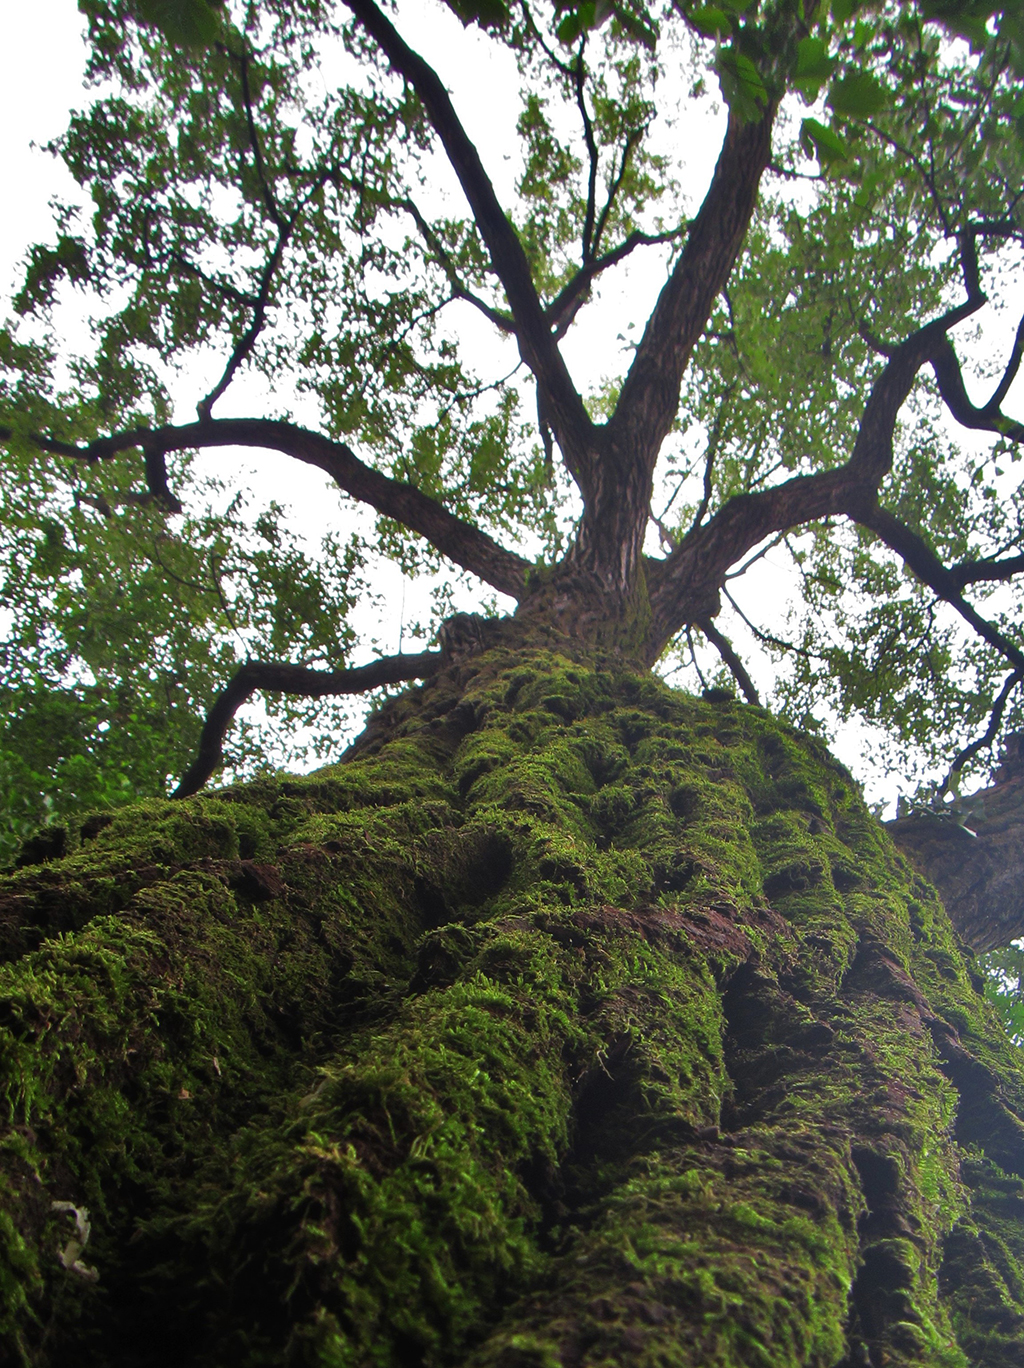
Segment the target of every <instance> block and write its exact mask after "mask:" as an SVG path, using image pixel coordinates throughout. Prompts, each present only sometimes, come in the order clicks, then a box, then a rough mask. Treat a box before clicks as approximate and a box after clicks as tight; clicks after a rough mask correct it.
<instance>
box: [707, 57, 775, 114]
mask: <svg viewBox="0 0 1024 1368" xmlns="http://www.w3.org/2000/svg"><path fill="white" fill-rule="evenodd" d="M716 66H717V68H718V76H719V79H720V81H721V83H722V94H723V95H724V96H725V100H726V103H727V104H728V105H729V108H730V109H732V110H733V112H734V113H735V114H738V115H739V117H740V118H741V119H743V120H745V121H747V122H749V121H751V120H753V119H758V118H760V117H761V113H762V111H763V110H764V108H765V106H766V105H767V103H768V91H767V89H766V88H765V84H764V81H763V80H762V79H761V73H760V72H759V71H758V69H757V67H756V66H755V65H754V63H753V62H752V61H751V60H750V58H749V57H747V56H746V54H745V53H742V52H738V51H737V50H736V48H735V46H733V45H730V46H729V47H727V48H725V49H723V51H722V52H720V53H719V54H718V60H717V62H716Z"/></svg>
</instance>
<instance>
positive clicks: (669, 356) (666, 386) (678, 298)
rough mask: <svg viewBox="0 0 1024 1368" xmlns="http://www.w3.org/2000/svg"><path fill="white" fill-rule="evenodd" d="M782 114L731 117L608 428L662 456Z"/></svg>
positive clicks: (749, 216) (754, 199)
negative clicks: (686, 376)
mask: <svg viewBox="0 0 1024 1368" xmlns="http://www.w3.org/2000/svg"><path fill="white" fill-rule="evenodd" d="M774 118H775V107H774V106H772V107H771V108H770V109H769V110H767V111H766V112H765V114H764V115H763V116H762V117H761V118H760V119H758V120H757V121H756V122H753V123H741V122H740V121H739V119H737V118H736V117H735V116H730V119H729V127H728V130H727V132H726V135H725V141H724V143H723V144H722V151H721V153H720V155H719V158H718V164H717V166H716V167H715V174H714V176H713V177H712V180H711V185H710V187H709V189H708V193H707V195H706V196H705V198H704V203H703V204H702V205H701V207H700V210H699V212H698V214H697V217H696V218H695V219H694V220H693V222H692V223H691V224H690V231H689V234H688V236H687V239H686V246H685V247H684V248H683V251H682V253H681V254H680V257H679V260H678V262H677V263H676V266H675V269H674V270H673V272H672V274H671V275H670V276H669V278H668V281H667V282H666V284H665V286H664V288H663V289H662V292H661V295H660V296H659V298H658V302H657V305H656V306H655V309H654V312H653V313H652V314H651V317H650V319H649V320H648V323H647V327H646V329H645V330H644V335H643V338H642V340H641V342H640V345H639V347H638V348H637V352H636V356H635V357H634V359H633V364H632V366H631V367H630V369H629V374H628V375H627V376H626V380H625V383H624V384H623V387H622V392H621V394H620V396H619V402H618V404H617V405H616V409H615V413H614V415H613V416H612V419H611V421H610V424H609V427H610V428H611V429H612V430H613V431H614V432H615V433H616V435H618V434H622V435H623V436H627V435H628V437H629V438H631V440H630V445H631V446H635V447H639V448H642V449H643V450H644V451H645V452H647V453H651V458H652V459H653V457H654V456H656V455H657V452H658V449H659V448H660V446H661V443H662V441H663V440H664V438H665V436H666V435H667V433H668V431H669V429H670V427H671V426H672V422H673V420H674V418H675V416H676V410H677V408H678V405H679V391H680V386H681V384H682V378H683V372H684V371H685V369H686V364H687V362H688V360H689V358H690V353H691V352H692V351H693V348H694V346H695V345H696V343H697V341H698V339H699V338H700V335H701V333H702V332H703V331H704V328H705V326H706V324H707V320H708V317H709V316H710V313H711V309H712V307H713V305H714V302H715V300H716V298H717V297H718V295H719V293H720V291H721V290H722V288H723V286H724V285H725V284H726V282H727V281H728V279H729V275H730V273H731V271H732V268H733V265H734V263H735V261H736V258H737V256H738V255H739V251H740V248H741V246H742V244H743V239H744V237H745V235H746V231H747V225H748V224H749V222H750V218H751V215H752V214H753V212H754V206H755V204H756V202H757V192H758V186H759V185H760V182H761V175H762V173H763V172H764V169H765V167H766V166H767V165H768V159H769V156H770V154H771V132H772V123H773V121H774Z"/></svg>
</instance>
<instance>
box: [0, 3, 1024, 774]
mask: <svg viewBox="0 0 1024 1368" xmlns="http://www.w3.org/2000/svg"><path fill="white" fill-rule="evenodd" d="M400 23H401V27H402V31H403V33H404V34H405V36H406V37H407V39H408V40H409V41H410V42H411V43H412V44H413V46H415V47H417V48H418V49H419V50H420V51H422V52H423V55H424V56H425V57H427V59H428V60H429V61H431V62H432V64H434V65H435V67H436V68H437V70H438V71H439V73H440V74H441V76H442V79H443V80H445V82H446V84H448V86H449V88H450V89H451V90H452V93H453V98H454V100H455V103H456V107H457V109H458V110H459V112H460V114H461V115H462V117H463V120H464V122H465V123H466V125H467V126H468V127H469V128H471V129H472V130H473V134H474V137H476V138H477V140H478V142H479V145H480V148H481V152H482V155H483V157H484V161H485V165H486V166H487V168H488V170H489V172H490V174H491V176H492V178H493V179H494V181H495V184H496V187H497V189H498V192H499V196H500V197H501V198H502V200H503V202H505V203H508V202H510V200H511V195H512V188H513V181H514V178H515V175H516V170H517V164H516V154H517V140H516V137H515V120H516V117H517V114H518V100H517V96H516V75H515V70H514V67H513V65H512V63H511V61H506V62H502V61H501V60H496V59H495V48H494V46H493V45H492V44H490V43H489V42H488V41H487V40H486V39H484V38H483V37H482V36H481V35H479V34H477V33H475V32H474V31H469V32H468V33H467V32H466V31H465V30H463V29H462V27H461V25H459V24H458V22H457V21H456V20H455V18H454V16H452V15H451V14H450V12H449V11H447V10H443V9H441V8H440V7H434V6H429V7H428V6H424V5H422V3H417V0H406V3H404V4H403V5H402V14H401V21H400ZM82 31H83V21H82V18H81V16H80V15H79V14H78V11H77V8H76V5H75V0H34V3H33V4H32V5H31V6H28V5H14V4H12V3H10V2H9V3H8V4H7V5H6V6H5V13H4V18H3V21H2V30H0V32H2V34H3V45H4V57H5V62H4V79H3V81H2V82H0V184H2V185H4V186H5V187H7V205H6V207H5V212H4V214H3V215H2V217H0V288H2V289H3V292H4V293H6V292H7V290H8V289H9V288H10V287H11V286H13V284H14V282H15V280H16V277H17V273H18V264H19V262H20V261H21V259H22V257H23V254H24V251H25V248H26V246H27V245H28V244H29V243H31V242H33V241H40V240H47V239H48V238H50V237H51V216H50V211H49V201H50V199H51V198H52V197H57V198H65V199H68V200H77V199H78V198H79V192H78V190H77V187H76V186H75V185H74V183H73V182H72V181H71V179H70V177H69V176H68V175H67V173H66V172H65V171H64V169H63V167H62V165H61V163H60V162H59V161H58V160H56V159H55V158H53V157H51V156H49V155H48V154H47V153H45V152H44V151H43V150H42V145H43V144H45V142H46V141H47V140H48V139H50V138H52V137H55V136H57V135H58V134H59V133H61V132H62V131H63V129H64V127H65V126H66V122H67V117H68V112H69V110H70V109H72V108H76V107H82V106H83V105H84V104H85V103H87V102H88V99H89V92H87V91H84V90H83V88H82V68H83V64H84V45H83V43H82V39H81V34H82ZM324 75H325V79H329V77H330V72H329V70H328V69H326V68H325V72H324ZM680 88H681V86H680ZM686 113H687V121H686V127H685V130H682V129H681V128H680V127H679V126H678V125H675V126H672V127H665V131H664V136H665V138H666V140H667V142H666V146H668V145H669V142H670V145H671V149H672V152H673V160H674V161H675V162H676V165H677V166H678V167H679V172H678V174H679V176H680V181H681V184H682V186H683V189H684V193H685V195H686V198H687V200H688V201H689V207H690V208H696V206H697V204H698V203H699V201H700V199H701V197H702V195H703V192H704V189H705V187H706V185H707V182H708V179H709V177H710V175H711V171H712V169H713V165H714V160H715V157H716V155H717V151H718V147H719V145H720V140H721V127H722V114H721V111H719V110H717V109H716V108H715V107H714V106H712V105H711V104H710V103H706V104H705V105H704V106H701V107H699V108H697V107H695V106H693V104H692V102H691V103H690V105H689V106H688V108H687V111H686ZM680 149H682V156H681V157H680ZM437 172H438V183H437V186H436V187H435V189H436V192H437V193H438V194H450V195H451V196H452V198H453V202H455V201H456V199H457V196H458V194H459V192H458V189H457V186H456V184H455V182H454V178H453V176H452V173H451V172H450V170H449V169H448V168H447V165H446V164H445V163H443V162H442V161H441V160H440V159H439V160H438V166H437ZM446 178H447V185H446V184H445V180H446ZM663 279H664V258H663V257H661V258H659V256H658V255H657V253H653V252H652V253H650V254H648V255H647V256H644V255H643V254H641V253H638V254H636V256H635V257H634V258H633V259H631V262H630V264H629V267H628V269H626V270H620V271H619V272H617V273H615V275H614V277H612V278H610V279H607V280H605V281H603V282H602V285H601V298H600V301H599V303H598V305H597V306H596V307H594V308H592V309H591V310H590V311H589V313H588V315H587V322H586V325H585V327H583V328H578V329H576V330H575V331H574V332H573V333H571V334H570V336H569V338H568V339H567V341H566V343H565V344H564V350H565V354H566V358H567V361H568V364H569V366H570V369H571V370H572V371H573V373H574V375H575V376H576V378H577V381H578V383H580V385H581V387H582V388H584V389H586V388H588V387H589V386H590V385H591V384H593V383H594V382H595V381H596V380H598V379H599V378H600V377H601V376H602V375H604V374H608V373H613V372H617V371H618V370H619V369H620V367H619V364H618V361H619V357H620V355H621V348H622V342H621V337H620V336H619V334H621V333H622V331H623V330H624V327H625V325H626V324H627V323H636V324H639V325H642V323H643V320H644V319H645V318H646V316H647V314H648V313H649V312H650V308H651V305H652V304H653V301H654V298H655V296H656V293H657V290H658V288H659V287H660V284H661V282H662V280H663ZM462 313H463V316H462V318H461V319H460V323H459V329H460V334H461V335H462V337H463V339H464V341H465V342H466V343H467V344H468V345H469V347H470V348H471V354H472V355H473V357H474V361H475V362H476V364H477V365H478V366H479V367H480V369H482V370H484V371H486V370H488V369H490V368H491V366H493V369H494V372H495V373H501V370H502V369H505V370H507V369H509V368H510V367H509V366H508V365H506V364H505V358H507V356H508V355H509V350H510V349H509V344H508V342H507V341H504V342H503V341H502V340H501V339H499V338H498V336H497V334H496V333H495V331H494V330H493V329H492V328H491V327H490V325H489V324H487V323H486V321H485V320H483V319H481V318H480V316H479V315H478V314H476V312H475V311H474V310H473V309H472V308H471V307H470V306H468V305H466V306H463V310H462ZM485 358H486V361H487V363H489V364H485V362H484V359H485ZM218 371H219V367H218V368H217V370H215V371H214V372H213V374H214V375H216V374H217V373H218ZM210 383H211V380H210V376H209V375H207V374H203V375H201V376H199V377H198V379H197V380H196V382H195V383H194V393H193V394H191V395H190V396H187V405H186V407H190V406H191V405H194V402H195V398H196V397H198V395H200V394H202V393H205V392H206V391H207V390H208V389H209V388H210ZM185 397H186V396H185V395H183V401H184V400H185ZM229 399H230V404H228V402H227V401H228V400H229ZM259 401H260V395H259V392H258V388H257V387H256V386H255V385H253V384H244V383H243V384H241V385H239V386H237V392H236V391H235V390H232V391H229V395H228V396H225V401H222V402H223V407H222V408H221V409H220V411H221V412H222V413H228V412H243V411H249V412H256V413H258V412H259ZM1019 407H1024V404H1022V405H1019ZM183 411H184V409H183ZM211 459H213V460H216V462H217V469H218V471H219V472H220V473H222V474H226V473H229V472H231V473H235V472H237V474H238V475H239V476H240V477H242V478H249V479H250V480H251V482H252V483H253V484H254V486H255V487H256V488H257V490H258V491H259V493H260V494H261V496H262V497H264V498H270V497H274V498H277V499H278V500H280V501H281V502H283V503H286V504H288V505H290V506H291V507H292V508H293V509H294V510H295V519H296V525H298V526H300V527H301V528H303V529H304V531H305V532H306V533H307V534H308V535H309V536H310V538H311V539H312V540H313V541H318V539H319V536H320V535H321V533H322V531H323V530H326V528H327V527H328V526H332V525H335V524H336V523H337V521H338V519H339V517H341V516H344V515H343V514H342V512H341V505H340V502H339V499H338V497H337V494H336V492H335V491H334V490H333V489H331V488H325V482H326V477H324V476H322V475H321V474H320V473H319V472H317V471H314V470H311V469H309V468H308V467H306V466H303V465H301V464H299V463H297V462H287V460H286V458H283V457H277V456H273V455H270V454H267V455H262V454H261V455H254V454H253V453H241V452H240V453H236V454H232V453H221V454H219V455H217V456H216V457H214V458H211ZM367 526H368V528H369V527H372V521H371V522H368V524H367ZM790 575H791V571H790V570H789V568H788V562H786V561H784V559H783V556H782V554H781V553H779V554H778V555H777V557H771V556H770V557H767V558H766V560H765V561H763V562H761V564H760V566H759V570H758V580H757V583H756V584H751V585H750V586H749V588H748V587H747V582H745V585H744V588H745V591H746V592H745V599H746V601H747V603H749V604H751V605H753V602H754V596H755V595H756V597H757V598H759V599H760V598H762V596H763V598H764V599H767V600H769V601H773V602H774V603H776V604H778V603H780V602H781V601H783V600H784V599H786V598H788V596H789V594H790V592H791V579H790ZM376 587H377V589H378V592H379V593H380V594H381V595H382V596H383V599H384V603H385V607H384V611H383V614H377V615H375V617H374V619H373V620H372V621H371V620H370V619H366V620H365V626H366V628H367V631H368V635H369V636H370V638H371V639H372V640H374V641H375V642H376V645H377V648H378V649H379V650H381V651H384V652H390V651H394V650H396V649H397V648H398V644H399V632H400V616H401V615H402V614H403V613H404V617H405V621H408V620H409V618H410V617H411V616H414V615H415V612H416V608H415V603H416V600H417V598H418V597H419V596H420V592H421V591H420V589H419V588H417V587H415V586H409V585H403V584H402V577H401V576H400V574H399V573H398V571H397V570H390V571H388V570H385V571H384V572H383V573H382V575H381V576H380V577H379V579H378V581H377V584H376ZM461 606H464V607H467V608H471V607H472V606H473V604H472V600H471V599H467V600H465V601H464V602H463V604H462V605H461ZM421 611H422V610H421ZM407 644H408V643H407ZM737 645H741V642H740V641H739V640H737ZM750 664H751V668H752V672H754V673H755V679H756V678H757V676H756V668H757V667H756V663H755V661H754V660H753V659H752V660H751V662H750ZM757 683H758V684H759V687H763V688H764V689H765V692H767V686H768V684H769V683H770V681H769V679H767V678H762V679H757ZM861 748H862V740H861V734H860V733H859V732H858V731H857V729H856V728H847V729H844V732H843V733H842V734H841V735H840V737H839V739H838V744H837V746H836V747H835V749H836V750H837V752H838V754H839V755H840V757H841V758H842V759H844V760H845V762H846V763H847V764H848V765H849V766H850V768H851V769H852V770H853V771H854V773H855V774H856V773H858V770H860V775H859V777H864V776H863V769H862V767H861V766H859V765H858V757H859V753H860V751H861ZM890 794H891V790H890V791H889V794H885V795H884V796H890ZM880 796H883V794H881V793H879V792H877V791H869V797H872V798H875V799H877V798H878V797H880Z"/></svg>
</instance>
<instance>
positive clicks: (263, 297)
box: [196, 171, 330, 422]
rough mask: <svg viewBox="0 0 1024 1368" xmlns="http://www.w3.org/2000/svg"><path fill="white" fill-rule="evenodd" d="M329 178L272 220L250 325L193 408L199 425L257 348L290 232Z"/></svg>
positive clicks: (319, 180) (327, 175)
mask: <svg viewBox="0 0 1024 1368" xmlns="http://www.w3.org/2000/svg"><path fill="white" fill-rule="evenodd" d="M329 179H330V173H329V172H326V171H325V172H323V173H322V174H321V175H320V176H318V177H317V178H316V180H315V181H314V182H313V184H312V185H311V186H310V188H309V190H308V191H307V192H306V194H305V195H304V196H303V197H302V199H301V200H300V202H299V205H298V207H297V208H296V210H295V212H294V213H293V214H292V216H291V218H289V219H287V220H283V219H281V218H280V216H279V215H276V216H275V217H274V222H275V223H276V224H277V225H278V229H279V232H278V237H277V242H276V243H275V245H274V250H273V251H272V252H271V254H270V257H269V258H268V260H267V264H266V266H265V267H264V268H263V274H262V276H261V277H260V288H259V293H258V294H257V296H256V305H255V308H254V310H253V317H252V322H251V323H250V324H249V327H248V328H247V329H246V330H245V332H244V333H243V334H242V336H241V337H240V338H239V339H238V341H237V343H236V344H235V346H234V349H233V350H232V352H231V355H230V357H229V358H228V363H227V365H226V366H225V367H224V372H223V374H222V375H221V377H220V379H219V380H218V381H217V383H216V385H214V387H213V389H212V390H211V391H210V393H209V394H208V395H207V396H206V398H205V399H202V400H200V402H199V403H198V404H197V405H196V413H197V414H198V416H199V420H200V422H202V421H203V420H204V419H207V418H209V417H210V414H211V413H212V411H213V406H214V404H215V403H216V402H217V400H218V399H219V398H220V397H221V395H222V394H223V393H224V391H225V390H226V389H227V387H228V386H229V385H230V384H231V382H232V380H233V379H234V378H235V376H236V374H237V373H238V368H239V366H241V365H242V363H243V362H244V361H245V360H246V359H247V357H248V356H249V355H250V353H251V352H252V349H253V347H254V346H255V345H256V342H257V339H258V338H259V335H260V333H261V332H262V331H263V326H264V324H265V323H266V321H267V305H268V304H269V303H270V291H271V286H272V285H273V281H274V276H275V274H276V273H277V268H278V267H279V266H280V264H281V260H282V258H283V256H284V252H285V248H286V247H287V246H288V242H289V240H290V239H291V236H292V233H293V232H294V231H295V226H296V224H297V223H298V221H299V219H300V218H301V217H302V215H303V212H304V211H305V208H306V205H307V204H309V202H310V200H311V199H312V198H313V196H314V195H316V194H317V193H318V192H319V191H320V190H322V189H323V187H324V186H325V185H326V184H327V182H328V180H329ZM275 214H276V211H275Z"/></svg>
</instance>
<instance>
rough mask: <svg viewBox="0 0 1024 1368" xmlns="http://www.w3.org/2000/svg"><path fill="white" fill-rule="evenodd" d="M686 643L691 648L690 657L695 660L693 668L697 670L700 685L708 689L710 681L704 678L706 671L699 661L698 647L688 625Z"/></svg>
mask: <svg viewBox="0 0 1024 1368" xmlns="http://www.w3.org/2000/svg"><path fill="white" fill-rule="evenodd" d="M686 644H687V646H689V648H690V659H691V661H692V662H693V668H694V669H695V670H696V671H697V678H698V679H699V680H700V687H701V688H702V689H705V690H706V689H707V687H708V681H707V680H706V679H705V678H704V672H703V670H702V669H701V668H700V666H699V665H698V663H697V648H696V647H695V646H694V644H693V633H692V632H691V631H690V629H689V627H687V629H686Z"/></svg>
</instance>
